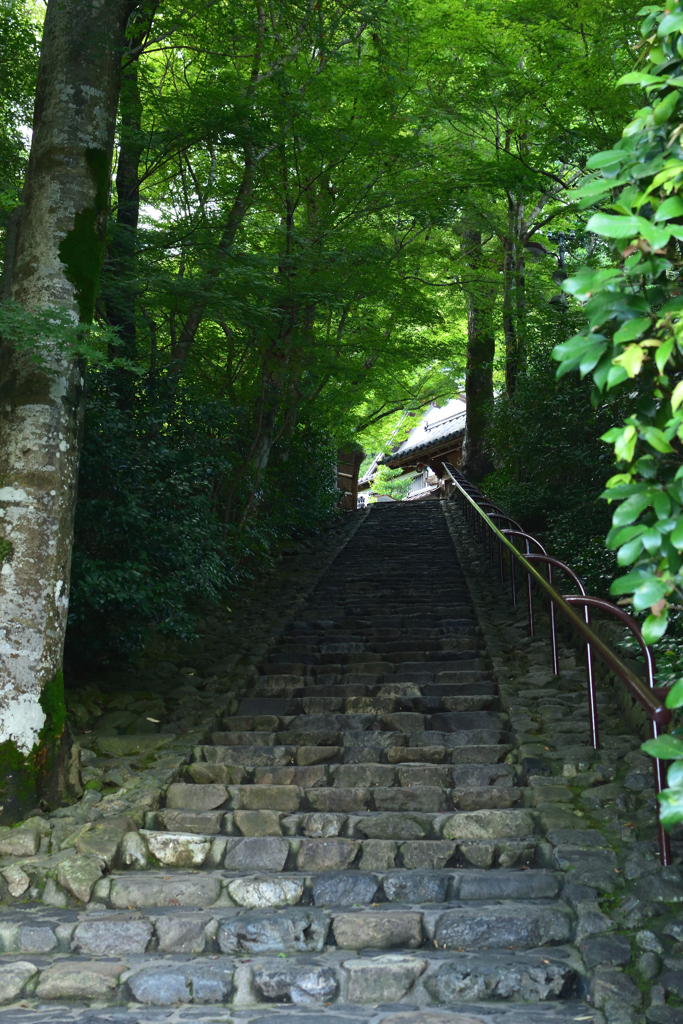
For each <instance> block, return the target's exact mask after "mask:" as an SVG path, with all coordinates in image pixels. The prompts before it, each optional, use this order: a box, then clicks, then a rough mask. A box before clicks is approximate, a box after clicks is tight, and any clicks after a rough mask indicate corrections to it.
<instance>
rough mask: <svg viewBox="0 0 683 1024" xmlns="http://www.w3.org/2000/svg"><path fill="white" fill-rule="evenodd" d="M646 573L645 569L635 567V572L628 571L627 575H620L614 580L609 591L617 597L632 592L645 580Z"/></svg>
mask: <svg viewBox="0 0 683 1024" xmlns="http://www.w3.org/2000/svg"><path fill="white" fill-rule="evenodd" d="M646 575H647V574H646V573H645V572H644V570H643V569H634V570H633V572H628V573H626V575H625V576H619V577H618V579H616V580H613V581H612V585H611V587H610V588H609V592H610V594H612V595H613V596H617V597H618V596H619V595H620V594H632V593H633V591H634V590H635V588H636V587H637V586H639V585H640V584H641V583H642V582H643V579H645V577H646Z"/></svg>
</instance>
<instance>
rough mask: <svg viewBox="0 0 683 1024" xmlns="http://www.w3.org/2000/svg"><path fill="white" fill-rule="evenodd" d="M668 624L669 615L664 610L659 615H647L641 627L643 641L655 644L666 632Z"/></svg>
mask: <svg viewBox="0 0 683 1024" xmlns="http://www.w3.org/2000/svg"><path fill="white" fill-rule="evenodd" d="M668 624H669V617H668V615H667V613H666V611H663V612H662V614H661V615H648V617H647V618H646V619H645V622H644V623H643V625H642V627H641V631H642V634H643V640H644V641H645V643H646V644H655V643H657V641H658V640H661V638H662V637H663V636H664V634H665V633H666V627H667V626H668Z"/></svg>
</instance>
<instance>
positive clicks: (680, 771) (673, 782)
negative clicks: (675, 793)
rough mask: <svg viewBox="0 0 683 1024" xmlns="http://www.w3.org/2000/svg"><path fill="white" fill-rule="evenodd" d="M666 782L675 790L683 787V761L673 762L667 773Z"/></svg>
mask: <svg viewBox="0 0 683 1024" xmlns="http://www.w3.org/2000/svg"><path fill="white" fill-rule="evenodd" d="M666 781H667V782H668V784H669V786H670V787H671V788H672V789H674V788H676V787H679V786H680V787H683V761H672V762H671V764H670V765H669V767H668V770H667V773H666Z"/></svg>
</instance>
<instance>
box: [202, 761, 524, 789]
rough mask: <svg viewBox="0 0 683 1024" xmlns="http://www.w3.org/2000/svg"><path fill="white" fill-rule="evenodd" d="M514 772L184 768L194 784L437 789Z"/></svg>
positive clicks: (502, 767)
mask: <svg viewBox="0 0 683 1024" xmlns="http://www.w3.org/2000/svg"><path fill="white" fill-rule="evenodd" d="M515 777H516V776H515V770H514V768H513V767H512V766H511V765H508V764H491V765H482V764H472V765H468V764H462V765H457V766H450V765H406V766H405V767H400V766H399V767H397V766H395V765H388V764H353V765H326V764H321V765H310V766H307V767H300V766H298V765H287V766H285V767H279V768H277V767H276V768H268V767H265V768H254V767H244V768H243V767H241V766H232V765H219V764H207V763H206V762H205V761H195V762H193V763H192V764H190V765H188V766H187V767H186V769H185V781H187V782H196V783H204V784H206V783H212V782H222V783H224V784H225V785H241V784H243V783H247V782H255V783H258V784H260V785H266V786H303V787H304V788H306V789H312V788H317V787H318V786H342V787H354V786H370V787H372V786H406V787H409V786H440V787H441V788H443V789H449V788H453V787H455V788H458V789H464V788H476V789H482V788H484V787H487V786H493V787H500V786H504V787H507V786H512V785H513V784H514V782H515Z"/></svg>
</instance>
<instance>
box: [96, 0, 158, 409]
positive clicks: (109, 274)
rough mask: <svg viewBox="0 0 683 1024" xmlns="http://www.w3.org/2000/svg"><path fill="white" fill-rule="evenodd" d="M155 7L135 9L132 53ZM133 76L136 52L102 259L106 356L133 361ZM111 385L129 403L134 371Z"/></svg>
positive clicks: (140, 143)
mask: <svg viewBox="0 0 683 1024" xmlns="http://www.w3.org/2000/svg"><path fill="white" fill-rule="evenodd" d="M157 7H158V2H156V0H147V2H146V3H144V4H142V5H141V6H140V8H139V10H138V12H137V16H136V19H135V24H134V26H133V35H132V37H131V38H130V49H131V50H132V52H133V53H134V54H136V53H137V52H138V51H139V49H140V47H141V46H142V43H143V41H144V38H145V35H146V34H147V32H148V31H149V28H150V27H151V21H152V18H153V17H154V12H155V10H156V8H157ZM129 35H130V33H129ZM138 76H139V62H138V58H137V56H135V57H134V58H133V59H131V60H130V62H129V63H128V64H127V66H126V67H124V69H123V73H122V75H121V95H120V99H119V110H120V140H119V154H118V157H119V159H118V166H117V169H116V220H115V222H114V224H113V225H112V231H111V235H110V239H109V247H108V251H107V259H106V264H105V272H106V288H105V301H106V308H107V318H108V320H109V323H110V324H111V326H112V327H114V328H115V329H116V331H117V333H118V342H115V343H113V344H111V345H110V347H109V358H110V359H116V358H120V359H126V360H129V361H130V362H132V363H134V362H135V361H136V360H137V356H138V351H137V326H136V314H135V297H136V291H137V273H136V271H137V243H138V220H139V218H140V160H141V157H142V152H143V148H144V139H143V134H142V100H141V97H140V85H139V81H138ZM111 385H112V390H113V392H114V393H115V394H116V396H117V404H118V405H119V407H120V408H127V407H129V406H130V405H131V403H132V401H133V397H134V389H135V377H134V375H133V374H132V373H131V371H130V370H128V369H126V368H123V367H118V368H117V369H116V370H114V372H113V374H112V380H111Z"/></svg>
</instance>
